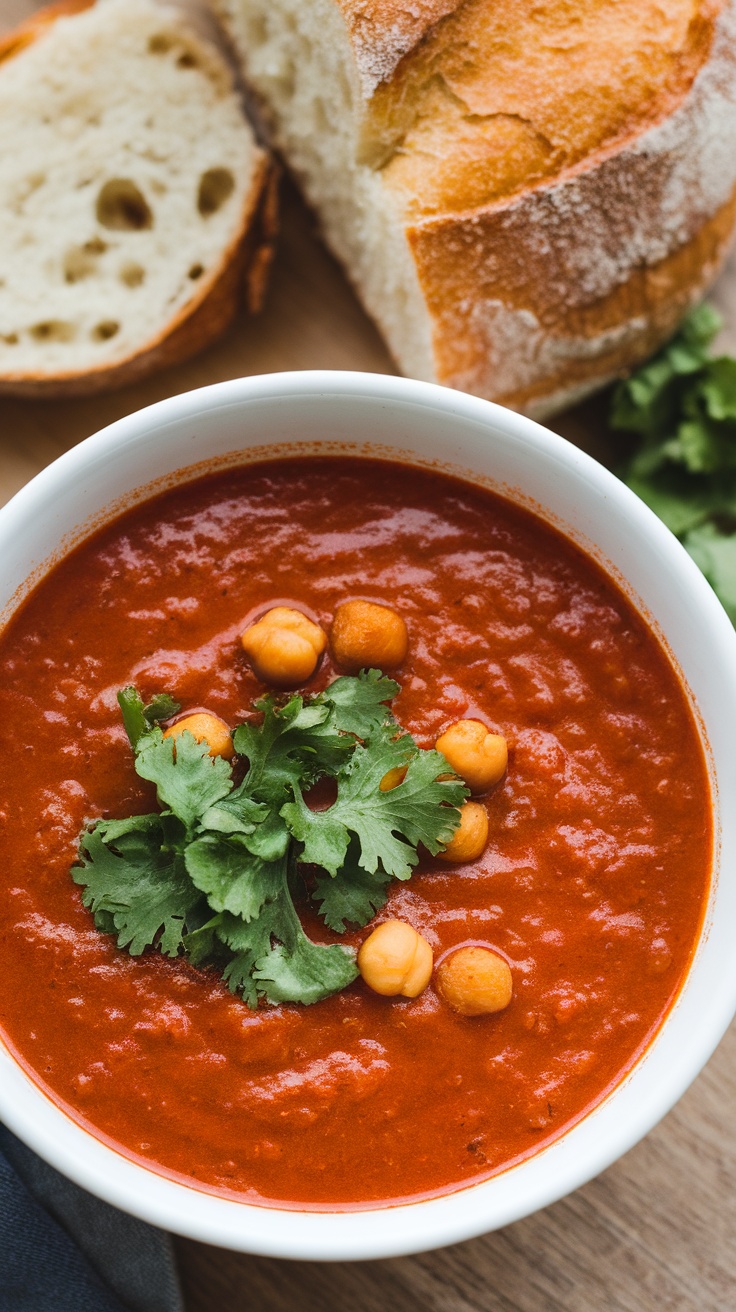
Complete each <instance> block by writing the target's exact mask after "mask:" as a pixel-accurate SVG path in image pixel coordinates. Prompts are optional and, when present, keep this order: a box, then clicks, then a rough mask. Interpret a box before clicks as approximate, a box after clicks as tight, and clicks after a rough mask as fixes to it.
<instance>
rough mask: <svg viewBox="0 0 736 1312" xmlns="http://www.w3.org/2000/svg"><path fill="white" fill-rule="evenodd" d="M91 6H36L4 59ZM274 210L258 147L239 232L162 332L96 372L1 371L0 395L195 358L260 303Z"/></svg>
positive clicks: (69, 387) (53, 390)
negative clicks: (243, 311)
mask: <svg viewBox="0 0 736 1312" xmlns="http://www.w3.org/2000/svg"><path fill="white" fill-rule="evenodd" d="M94 3H95V0H60V2H59V3H56V4H52V5H48V6H47V7H46V8H44V9H42V10H39V12H38V13H37V14H34V15H33V16H32V18H30V19H29V20H28V21H27V22H24V23H22V24H21V25H20V26H19V27H17V28H16V29H14V31H13V32H11V33H9V34H8V35H7V36H6V37H5V38H4V39H3V40H2V41H1V42H0V63H1V62H2V61H3V60H5V59H8V58H12V57H13V56H14V55H16V54H18V53H19V52H20V51H21V50H23V49H24V48H25V47H26V46H28V45H30V44H31V43H32V42H33V41H35V40H36V39H37V38H38V37H39V36H41V35H43V33H45V32H46V31H48V28H49V27H50V26H51V25H52V24H53V23H54V22H56V20H57V19H59V18H63V17H68V16H71V15H73V14H76V13H80V12H81V11H82V10H85V9H90V8H91V7H92V6H93V4H94ZM277 213H278V198H277V173H276V170H275V168H274V165H273V163H272V161H271V159H270V157H269V156H268V155H267V154H266V152H265V151H264V150H262V149H260V148H257V149H256V154H255V160H254V169H253V177H252V179H251V185H250V187H249V189H248V192H247V194H246V196H245V199H244V203H243V206H242V210H241V214H240V219H239V224H238V229H237V232H236V235H235V236H234V238H233V240H232V241H231V242H230V244H229V246H228V247H227V248H226V250H224V251H223V252H222V255H221V258H220V260H219V262H218V264H217V265H215V266H214V267H213V268H212V269H211V270H210V271H209V274H208V276H206V277H203V278H202V279H201V280H200V283H199V284H198V285H197V290H196V294H195V295H194V296H193V297H192V298H191V300H190V301H188V302H187V304H186V305H184V306H182V308H181V309H180V310H179V311H178V313H177V314H176V315H175V316H174V317H173V318H172V319H171V321H170V322H169V324H168V325H167V327H166V329H165V331H163V332H161V333H159V334H158V335H156V336H154V337H152V338H150V339H149V340H148V341H147V342H144V343H142V345H141V346H140V347H139V348H138V349H137V350H135V351H134V352H132V353H130V354H129V355H127V356H125V357H124V358H123V359H121V360H117V361H115V362H112V363H109V364H101V365H99V366H96V367H94V368H91V369H84V370H68V371H64V372H61V371H59V372H57V373H54V374H50V373H49V374H33V373H29V372H23V373H17V374H13V373H10V372H7V373H5V374H3V375H0V395H12V396H26V397H49V398H53V397H72V396H88V395H92V394H94V393H95V392H104V391H111V390H113V389H115V388H120V387H127V386H129V385H130V384H132V383H136V382H139V381H140V380H141V379H142V378H145V377H147V376H148V375H149V374H152V373H155V372H157V371H159V370H161V369H166V368H168V367H169V366H170V365H174V364H180V363H181V362H182V361H184V360H187V359H189V358H190V357H191V356H193V355H196V354H197V353H198V352H199V351H201V350H203V349H204V348H205V347H207V346H209V345H210V344H211V343H212V342H214V341H216V340H217V338H218V337H220V336H222V334H223V333H224V332H225V331H226V330H227V328H228V327H229V325H230V324H231V322H232V320H233V319H234V317H235V315H236V313H237V312H238V310H239V308H240V307H241V306H242V305H243V304H245V305H246V307H247V308H248V310H249V311H250V312H251V313H257V311H258V310H259V309H260V308H261V306H262V304H263V299H264V296H265V292H266V288H267V284H268V273H269V269H270V265H271V260H272V257H273V248H274V241H275V236H276V231H277Z"/></svg>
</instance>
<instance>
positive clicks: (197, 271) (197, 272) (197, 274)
mask: <svg viewBox="0 0 736 1312" xmlns="http://www.w3.org/2000/svg"><path fill="white" fill-rule="evenodd" d="M203 273H204V266H203V265H201V264H193V265H192V267H191V269H190V270H189V277H190V278H191V280H192V282H196V281H197V279H198V278H201V277H202V274H203Z"/></svg>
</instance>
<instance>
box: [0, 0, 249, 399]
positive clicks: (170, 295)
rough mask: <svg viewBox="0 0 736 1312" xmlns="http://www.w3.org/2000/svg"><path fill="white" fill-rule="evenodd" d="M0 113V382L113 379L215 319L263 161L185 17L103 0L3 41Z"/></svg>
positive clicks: (181, 349)
mask: <svg viewBox="0 0 736 1312" xmlns="http://www.w3.org/2000/svg"><path fill="white" fill-rule="evenodd" d="M0 53H1V52H0ZM0 121H2V124H3V145H2V147H0V198H1V199H0V207H1V212H2V216H3V240H2V243H1V244H0V390H15V391H18V390H28V389H29V388H30V389H38V388H39V387H41V386H42V385H44V384H47V385H48V386H49V388H50V389H51V390H55V391H58V390H61V388H63V387H64V386H65V390H90V389H91V388H92V387H95V386H102V385H115V384H117V383H120V382H122V381H126V379H127V378H128V377H133V376H139V375H140V374H141V373H142V372H145V371H147V370H148V369H149V368H151V367H154V366H155V365H159V364H164V363H168V362H170V361H171V360H172V359H176V358H178V359H181V358H183V356H184V355H186V354H189V353H191V350H193V349H197V347H198V346H200V345H202V344H203V343H204V341H206V340H209V338H211V337H212V336H214V335H215V334H216V333H217V332H219V331H221V330H222V328H223V327H224V326H225V324H226V322H227V320H228V319H229V317H230V316H231V314H232V311H233V310H234V308H235V304H236V300H237V294H236V288H235V286H234V285H233V286H230V284H231V283H232V282H233V276H234V277H235V280H236V281H239V280H240V276H241V274H242V268H240V267H238V268H236V267H235V266H236V264H237V262H238V256H239V252H240V250H241V247H242V244H243V239H244V237H245V235H246V232H247V230H248V227H249V225H250V223H251V220H252V218H253V215H254V212H255V210H256V208H257V203H258V198H259V196H260V193H261V191H262V186H263V182H264V173H265V157H264V154H263V152H262V151H261V150H260V149H259V147H258V146H257V144H256V141H255V138H254V135H253V132H252V130H251V128H250V126H249V124H248V123H247V122H246V120H245V118H244V115H243V110H242V107H241V103H240V99H239V96H238V94H237V92H236V91H235V89H234V87H233V82H232V77H231V73H230V70H229V68H228V66H227V64H226V63H225V61H224V59H223V58H222V57H221V56H220V54H219V53H218V52H217V51H216V50H215V49H214V48H213V47H212V46H211V45H209V44H208V43H206V42H205V41H203V40H202V39H201V38H200V37H199V36H198V35H196V34H194V33H193V32H191V31H189V30H188V28H187V27H186V26H185V25H184V24H183V23H182V18H181V15H180V14H178V13H176V12H175V11H174V10H170V9H164V8H161V7H159V6H157V5H156V4H154V3H151V0H98V3H96V4H94V5H93V6H92V7H91V8H88V9H85V10H84V11H83V12H81V13H76V14H73V15H71V16H68V17H64V16H62V17H58V18H56V19H55V20H54V21H53V22H49V23H47V24H46V26H45V27H43V26H41V27H40V28H39V30H38V33H37V34H36V35H35V36H34V39H33V40H32V41H31V42H30V44H26V45H23V44H22V42H21V43H20V44H19V43H18V42H17V40H16V43H15V45H13V41H12V40H11V42H10V57H9V58H7V59H6V60H5V62H3V63H2V64H0ZM223 279H225V280H226V281H227V284H228V286H227V288H226V289H224V284H223ZM195 317H196V318H197V320H198V322H197V324H196V326H194V324H193V322H190V321H193V320H194V318H195Z"/></svg>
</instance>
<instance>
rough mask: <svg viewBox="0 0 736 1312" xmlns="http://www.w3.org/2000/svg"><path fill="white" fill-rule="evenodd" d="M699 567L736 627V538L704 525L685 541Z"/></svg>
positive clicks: (694, 530)
mask: <svg viewBox="0 0 736 1312" xmlns="http://www.w3.org/2000/svg"><path fill="white" fill-rule="evenodd" d="M683 545H684V546H685V547H686V548H687V550H688V551H689V552H690V555H691V556H692V558H693V560H694V561H695V564H696V565H697V566H698V567H699V568H700V569H701V570H702V571H703V573H704V575H705V577H706V578H707V580H708V582H709V583H710V585H711V587H712V588H713V590H714V592H716V593H717V594H718V596H719V597H720V600H721V604H722V605H723V608H724V610H725V611H726V614H727V615H728V618H729V619H730V621H731V623H732V624H736V534H735V533H728V534H724V533H721V532H720V531H719V529H718V528H717V527H716V525H715V524H702V525H701V526H700V528H696V529H693V530H692V532H690V533H687V534H686V535H685V537H684V538H683Z"/></svg>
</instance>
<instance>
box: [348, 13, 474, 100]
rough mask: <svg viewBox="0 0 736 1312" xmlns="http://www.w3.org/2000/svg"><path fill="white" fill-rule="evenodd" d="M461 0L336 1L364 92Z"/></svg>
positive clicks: (386, 75) (382, 79)
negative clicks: (411, 1) (409, 2)
mask: <svg viewBox="0 0 736 1312" xmlns="http://www.w3.org/2000/svg"><path fill="white" fill-rule="evenodd" d="M462 3H463V0H414V2H413V3H412V4H410V5H409V4H407V3H406V0H337V4H338V7H339V9H340V10H341V12H342V16H343V18H344V20H345V26H346V27H347V30H348V35H349V37H350V41H351V43H352V46H353V54H354V57H355V63H356V65H357V68H358V72H359V74H360V77H361V82H362V84H363V89H364V92H365V93H366V94H370V93H371V91H372V90H373V89H374V88H375V87H376V86H377V85H378V84H379V83H380V82H385V81H387V80H388V79H389V78H390V77H391V75H392V73H393V72H394V69H395V68H396V66H397V65H398V63H399V62H400V60H401V59H402V58H403V57H404V55H406V54H408V53H409V52H410V51H412V50H413V49H415V47H416V46H417V45H418V44H419V42H420V41H422V39H423V38H424V37H425V36H426V35H427V33H428V32H429V31H431V29H432V27H433V26H434V24H435V23H437V22H439V20H440V19H441V18H445V17H446V15H447V14H451V13H454V11H455V10H456V9H459V8H460V7H461V5H462Z"/></svg>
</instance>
